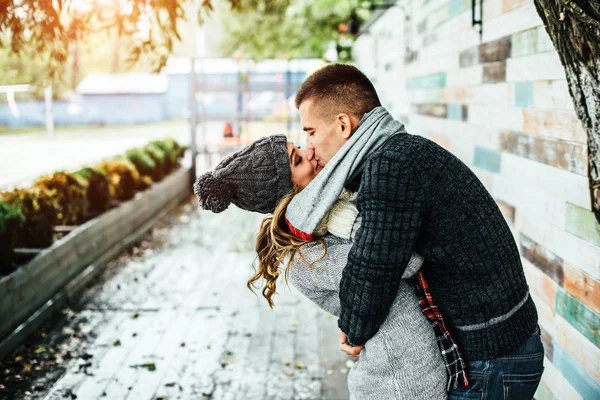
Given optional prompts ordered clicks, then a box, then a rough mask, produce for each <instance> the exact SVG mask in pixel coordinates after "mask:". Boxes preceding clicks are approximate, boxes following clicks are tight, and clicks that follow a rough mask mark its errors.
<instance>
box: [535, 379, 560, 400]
mask: <svg viewBox="0 0 600 400" xmlns="http://www.w3.org/2000/svg"><path fill="white" fill-rule="evenodd" d="M533 398H534V399H535V400H558V398H557V397H555V396H554V394H553V393H552V391H551V390H550V388H549V387H548V385H546V383H545V382H540V385H539V386H538V388H537V390H536V392H535V394H534V395H533Z"/></svg>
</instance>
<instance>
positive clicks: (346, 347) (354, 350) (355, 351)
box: [338, 328, 365, 358]
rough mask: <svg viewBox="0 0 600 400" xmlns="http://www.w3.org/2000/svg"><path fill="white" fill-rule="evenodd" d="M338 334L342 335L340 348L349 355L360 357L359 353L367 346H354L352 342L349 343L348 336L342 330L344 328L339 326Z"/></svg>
mask: <svg viewBox="0 0 600 400" xmlns="http://www.w3.org/2000/svg"><path fill="white" fill-rule="evenodd" d="M338 336H339V337H340V350H341V351H343V352H344V353H346V354H348V355H349V356H352V357H356V358H359V354H360V352H361V351H362V349H364V348H365V346H354V347H352V346H350V344H349V343H348V338H347V337H346V334H345V333H344V332H342V330H341V329H339V328H338Z"/></svg>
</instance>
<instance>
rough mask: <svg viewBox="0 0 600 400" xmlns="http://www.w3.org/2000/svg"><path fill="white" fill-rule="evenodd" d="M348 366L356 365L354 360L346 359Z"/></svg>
mask: <svg viewBox="0 0 600 400" xmlns="http://www.w3.org/2000/svg"><path fill="white" fill-rule="evenodd" d="M346 367H348V368H352V367H354V361H352V360H348V361H346Z"/></svg>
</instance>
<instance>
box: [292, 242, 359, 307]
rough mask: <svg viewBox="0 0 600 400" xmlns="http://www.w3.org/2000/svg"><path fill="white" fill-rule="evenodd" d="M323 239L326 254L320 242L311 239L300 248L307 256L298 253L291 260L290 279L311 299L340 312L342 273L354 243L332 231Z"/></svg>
mask: <svg viewBox="0 0 600 400" xmlns="http://www.w3.org/2000/svg"><path fill="white" fill-rule="evenodd" d="M323 240H324V241H325V245H326V247H327V253H326V254H325V256H324V257H323V255H324V252H325V249H324V248H323V245H322V244H321V243H319V242H311V243H308V244H305V245H303V246H302V247H301V248H300V253H301V254H302V256H303V257H304V260H303V259H302V258H301V257H300V255H299V254H297V255H296V256H295V257H294V259H293V260H292V261H291V262H290V263H289V279H290V281H291V282H292V284H293V285H294V286H295V287H296V288H297V289H298V290H299V291H300V292H301V293H302V294H303V295H305V296H306V297H308V298H309V299H310V300H311V301H312V302H314V303H315V304H317V305H318V306H319V307H321V308H322V309H323V310H325V311H327V312H329V313H331V314H333V315H335V316H339V314H340V299H339V295H338V292H339V285H340V277H341V274H342V270H343V269H344V267H345V266H346V261H347V259H348V252H349V251H350V247H351V245H352V243H351V242H350V241H348V240H344V239H340V238H338V237H335V236H333V235H329V234H328V235H325V237H324V238H323Z"/></svg>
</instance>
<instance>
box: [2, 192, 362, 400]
mask: <svg viewBox="0 0 600 400" xmlns="http://www.w3.org/2000/svg"><path fill="white" fill-rule="evenodd" d="M259 221H260V216H258V215H253V214H250V213H245V212H242V211H240V210H238V209H235V208H233V209H230V210H228V211H226V212H224V213H222V214H219V215H214V214H212V213H209V212H205V211H198V210H197V208H196V205H195V199H193V198H191V199H190V201H189V202H187V203H185V204H183V205H182V206H181V207H180V208H179V209H178V210H176V211H174V212H173V213H171V215H169V216H168V217H166V218H165V219H164V220H162V221H160V222H159V223H158V224H157V225H156V226H155V227H154V228H153V230H152V232H151V233H149V234H148V235H147V237H146V238H145V239H144V240H143V241H141V243H139V244H138V245H137V247H134V248H132V249H130V250H129V251H127V252H125V253H124V254H122V255H121V256H120V257H118V258H117V259H116V260H114V261H112V262H111V263H110V264H109V266H108V267H107V269H106V271H105V273H104V274H103V276H102V277H101V279H99V281H98V283H97V284H95V285H94V286H93V287H91V288H89V289H88V290H87V291H86V293H84V295H83V296H82V299H81V302H80V304H78V305H77V306H76V307H73V309H67V310H63V312H62V317H61V318H59V321H58V323H56V322H55V323H54V325H53V326H47V327H45V328H43V329H42V330H41V331H40V332H39V334H38V335H36V337H33V338H32V339H31V340H29V341H28V343H27V344H26V345H23V346H21V347H20V348H19V349H18V350H17V351H15V353H14V354H13V355H11V357H10V358H9V359H8V360H6V361H5V362H4V363H0V399H46V400H58V399H79V400H82V399H111V400H112V399H131V400H146V399H148V400H149V399H185V400H188V399H219V400H220V399H235V400H238V399H239V400H252V399H345V398H347V392H346V387H345V381H346V377H347V372H348V366H350V365H351V361H350V359H349V358H348V357H347V356H345V355H343V354H342V353H341V352H340V351H339V350H338V345H337V328H336V320H335V318H332V317H331V316H329V315H328V314H326V313H325V312H322V311H321V310H319V309H318V308H317V307H316V306H314V305H312V303H310V302H309V301H308V300H306V299H304V298H303V297H302V296H301V295H300V294H299V293H298V292H296V291H294V290H291V289H284V288H283V287H281V289H280V293H281V294H280V295H279V296H276V299H275V303H276V305H275V309H274V310H273V311H271V310H270V309H269V308H268V306H267V303H266V301H265V300H264V299H263V298H262V296H260V295H259V296H260V297H256V296H255V295H254V294H252V293H251V292H250V291H249V290H248V289H247V288H246V286H245V285H246V280H247V278H248V277H249V275H250V273H251V271H252V267H251V264H252V262H253V260H254V252H253V250H252V249H253V238H254V235H255V233H256V231H257V228H258V224H259Z"/></svg>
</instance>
